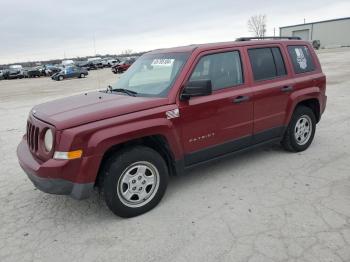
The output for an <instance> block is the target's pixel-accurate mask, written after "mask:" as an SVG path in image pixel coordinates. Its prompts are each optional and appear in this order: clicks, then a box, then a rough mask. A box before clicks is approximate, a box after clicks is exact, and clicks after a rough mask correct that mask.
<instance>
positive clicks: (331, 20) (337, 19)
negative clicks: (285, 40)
mask: <svg viewBox="0 0 350 262" xmlns="http://www.w3.org/2000/svg"><path fill="white" fill-rule="evenodd" d="M348 19H350V17H343V18H336V19H330V20H323V21H317V22H312V23H305V24H296V25H288V26H281V27H280V29H282V28H288V27H295V26H302V25H313V24H321V23H328V22H335V21H341V20H348Z"/></svg>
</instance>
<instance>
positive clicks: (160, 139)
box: [95, 134, 177, 187]
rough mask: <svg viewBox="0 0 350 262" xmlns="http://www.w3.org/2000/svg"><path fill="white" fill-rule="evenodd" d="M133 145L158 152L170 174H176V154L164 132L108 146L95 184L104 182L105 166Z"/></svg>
mask: <svg viewBox="0 0 350 262" xmlns="http://www.w3.org/2000/svg"><path fill="white" fill-rule="evenodd" d="M133 146H145V147H149V148H152V149H154V150H155V151H156V152H158V153H159V154H160V155H161V156H162V158H163V159H164V161H165V162H166V164H167V167H168V170H169V174H170V175H176V174H177V169H176V166H175V156H174V154H173V152H172V150H171V148H170V145H169V142H168V140H167V138H166V137H165V136H164V135H162V134H154V135H149V136H145V137H140V138H136V139H131V140H128V141H125V142H123V143H120V144H116V145H113V146H111V147H110V148H108V149H107V150H106V151H105V152H104V154H103V157H102V160H101V162H100V166H99V170H98V173H97V176H96V180H95V186H97V187H99V185H101V184H102V183H103V175H104V166H105V163H106V162H107V161H109V160H110V158H111V157H113V156H114V155H115V154H116V153H118V152H119V151H121V150H123V149H125V148H127V147H133Z"/></svg>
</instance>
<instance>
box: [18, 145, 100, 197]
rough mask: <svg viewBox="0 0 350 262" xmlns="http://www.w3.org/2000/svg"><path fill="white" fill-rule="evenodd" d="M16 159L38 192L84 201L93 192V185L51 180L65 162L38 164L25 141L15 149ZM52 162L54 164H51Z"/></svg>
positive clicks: (62, 167)
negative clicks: (51, 175) (52, 175)
mask: <svg viewBox="0 0 350 262" xmlns="http://www.w3.org/2000/svg"><path fill="white" fill-rule="evenodd" d="M17 157H18V161H19V164H20V166H21V167H22V169H23V170H24V172H25V173H26V174H27V176H28V178H29V179H30V180H31V181H32V183H33V184H34V186H35V187H36V188H38V189H39V190H41V191H43V192H45V193H49V194H56V195H70V196H71V197H72V198H74V199H85V198H88V197H89V196H90V194H91V193H92V192H93V188H94V183H75V182H72V181H69V180H66V179H60V178H52V177H50V175H49V174H50V173H52V174H56V173H57V172H59V171H60V170H62V169H64V167H65V166H66V165H67V162H68V161H69V160H68V161H65V160H53V159H52V160H50V161H51V163H48V162H49V161H48V162H43V163H40V162H38V161H37V160H36V159H35V158H34V157H33V155H32V153H31V152H30V150H29V148H28V145H27V143H26V140H22V141H21V143H20V144H19V145H18V147H17ZM53 161H54V162H53Z"/></svg>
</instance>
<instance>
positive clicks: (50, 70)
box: [44, 65, 61, 76]
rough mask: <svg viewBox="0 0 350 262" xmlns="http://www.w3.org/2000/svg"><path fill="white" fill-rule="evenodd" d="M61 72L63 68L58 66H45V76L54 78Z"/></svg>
mask: <svg viewBox="0 0 350 262" xmlns="http://www.w3.org/2000/svg"><path fill="white" fill-rule="evenodd" d="M60 71H61V68H60V67H58V66H55V65H45V66H44V73H45V76H52V75H54V74H56V73H58V72H60Z"/></svg>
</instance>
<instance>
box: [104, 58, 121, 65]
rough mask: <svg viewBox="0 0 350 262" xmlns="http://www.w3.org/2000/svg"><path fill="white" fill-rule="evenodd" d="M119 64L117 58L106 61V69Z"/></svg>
mask: <svg viewBox="0 0 350 262" xmlns="http://www.w3.org/2000/svg"><path fill="white" fill-rule="evenodd" d="M118 63H120V60H119V59H118V58H115V59H110V60H108V61H107V66H108V67H112V66H114V65H116V64H118Z"/></svg>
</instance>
